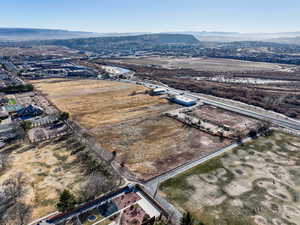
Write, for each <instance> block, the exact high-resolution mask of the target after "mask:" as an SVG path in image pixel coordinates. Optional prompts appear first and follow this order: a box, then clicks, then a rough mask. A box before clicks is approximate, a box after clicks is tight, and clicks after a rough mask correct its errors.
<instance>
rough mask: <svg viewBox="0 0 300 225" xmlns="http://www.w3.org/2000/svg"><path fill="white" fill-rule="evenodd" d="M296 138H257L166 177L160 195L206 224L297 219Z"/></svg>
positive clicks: (299, 211)
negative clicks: (166, 179)
mask: <svg viewBox="0 0 300 225" xmlns="http://www.w3.org/2000/svg"><path fill="white" fill-rule="evenodd" d="M299 141H300V139H299V137H295V136H292V135H288V134H285V133H281V132H275V133H274V134H273V135H271V136H268V137H260V138H258V139H256V140H253V141H252V142H250V143H248V144H245V145H244V146H240V147H238V148H236V149H235V150H233V151H232V152H230V153H226V154H225V155H223V156H221V157H219V158H217V159H213V160H210V161H208V162H207V163H204V164H203V165H200V166H198V167H195V168H193V169H191V170H189V171H187V172H186V173H184V174H181V175H178V176H177V177H174V178H171V179H169V180H168V181H166V182H164V183H163V184H162V185H161V187H160V189H161V194H162V195H164V196H166V197H167V198H168V199H169V200H170V201H171V202H172V203H173V204H174V205H175V206H177V207H178V208H179V209H180V210H182V211H185V210H187V211H190V212H192V213H193V214H194V215H195V216H196V217H198V218H199V219H201V220H202V221H203V222H204V223H205V224H208V225H216V224H218V225H232V224H275V225H276V224H290V225H292V224H293V225H294V224H299V223H300V220H299V215H300V198H299V197H300V182H299V179H298V176H299V174H300V166H299V163H300V148H298V151H295V148H294V146H295V145H294V144H297V143H299ZM290 146H292V148H290ZM221 169H222V171H223V170H225V171H226V173H224V171H223V172H222V173H221V174H220V171H221Z"/></svg>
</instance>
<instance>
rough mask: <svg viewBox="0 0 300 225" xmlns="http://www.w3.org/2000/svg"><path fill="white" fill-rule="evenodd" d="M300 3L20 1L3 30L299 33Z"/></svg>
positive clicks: (9, 10) (10, 8)
mask: <svg viewBox="0 0 300 225" xmlns="http://www.w3.org/2000/svg"><path fill="white" fill-rule="evenodd" d="M299 11H300V2H295V1H293V0H287V1H285V2H282V1H279V0H275V1H271V0H265V1H258V0H252V1H249V0H246V1H238V0H228V1H220V0H219V1H217V0H212V1H204V0H203V1H199V0H187V1H185V2H184V3H183V2H182V1H179V0H164V1H158V0H153V1H151V2H149V1H147V2H146V1H138V0H123V1H116V0H110V1H108V0H102V1H99V0H89V1H86V0H73V1H71V0H51V1H50V0H45V1H38V0H27V1H26V3H25V2H24V3H22V2H21V1H20V0H10V1H5V2H3V3H2V4H1V9H0V21H1V22H2V23H0V27H3V28H11V27H13V28H40V29H63V30H71V31H85V32H96V33H139V32H142V33H144V32H151V33H160V32H191V31H193V32H201V31H207V32H239V33H279V32H297V30H300V29H299V27H300V14H299Z"/></svg>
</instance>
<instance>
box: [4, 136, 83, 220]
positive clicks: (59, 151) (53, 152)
mask: <svg viewBox="0 0 300 225" xmlns="http://www.w3.org/2000/svg"><path fill="white" fill-rule="evenodd" d="M68 140H69V139H68V138H63V137H61V138H58V139H57V143H55V142H52V143H48V144H47V143H46V144H45V143H44V144H42V145H40V146H39V145H37V146H29V145H28V144H25V143H16V144H11V145H9V146H7V147H5V148H3V149H1V151H12V153H11V154H10V157H11V165H10V167H9V168H8V169H7V170H6V171H5V172H4V173H3V174H0V184H2V183H3V182H4V181H5V180H7V179H8V178H11V177H12V176H14V175H15V174H17V173H19V172H21V173H22V174H23V175H24V177H25V181H26V183H25V195H24V197H23V201H24V202H26V203H27V204H28V205H30V206H32V210H33V211H32V215H31V219H30V221H32V220H34V219H37V218H39V217H41V216H45V215H47V214H49V213H51V212H54V211H56V203H57V201H58V196H59V193H60V192H61V191H62V190H63V189H65V188H67V189H69V190H72V191H74V192H76V191H77V190H78V189H79V187H80V185H81V184H83V183H84V182H85V180H86V176H83V174H82V171H81V170H80V166H79V165H78V163H77V162H76V160H75V159H76V156H75V155H71V151H70V150H68V149H67V148H66V142H67V141H68Z"/></svg>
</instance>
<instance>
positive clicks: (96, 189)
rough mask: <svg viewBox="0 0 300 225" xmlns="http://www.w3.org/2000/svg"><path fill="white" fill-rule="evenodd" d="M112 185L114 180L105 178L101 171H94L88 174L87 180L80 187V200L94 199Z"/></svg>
mask: <svg viewBox="0 0 300 225" xmlns="http://www.w3.org/2000/svg"><path fill="white" fill-rule="evenodd" d="M113 187H114V181H112V180H111V179H107V177H105V176H104V175H103V174H101V173H95V174H92V175H90V176H89V178H88V181H87V182H86V183H85V184H84V185H83V186H82V187H81V191H80V193H79V195H80V199H81V200H82V201H87V200H91V199H94V198H95V197H97V196H99V195H100V194H102V193H105V192H107V191H109V190H111V189H112V188H113Z"/></svg>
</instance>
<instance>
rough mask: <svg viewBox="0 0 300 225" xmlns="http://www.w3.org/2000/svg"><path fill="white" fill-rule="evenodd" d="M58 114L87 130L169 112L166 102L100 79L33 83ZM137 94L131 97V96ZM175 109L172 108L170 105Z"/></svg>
mask: <svg viewBox="0 0 300 225" xmlns="http://www.w3.org/2000/svg"><path fill="white" fill-rule="evenodd" d="M32 83H33V84H34V86H35V87H36V88H37V89H38V90H40V91H42V92H43V93H44V94H46V95H47V97H48V99H49V100H50V101H51V102H53V103H54V104H55V105H56V106H57V107H58V108H59V109H60V110H61V111H65V112H69V113H70V114H71V117H72V119H74V120H75V121H77V122H79V124H80V125H82V126H83V127H84V128H86V129H91V128H99V126H102V125H107V124H113V123H117V122H122V121H128V120H131V119H134V118H136V117H140V116H147V114H148V115H149V114H152V113H155V112H160V111H164V110H168V109H170V108H172V107H170V106H169V104H167V103H168V101H167V100H165V99H162V98H160V97H158V96H154V97H153V96H149V95H148V94H144V92H145V91H146V90H148V89H146V88H144V87H142V86H138V85H133V84H127V83H120V82H111V81H100V80H63V79H48V80H37V81H32ZM133 92H136V93H137V94H136V95H134V96H132V93H133ZM173 107H174V106H173Z"/></svg>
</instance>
